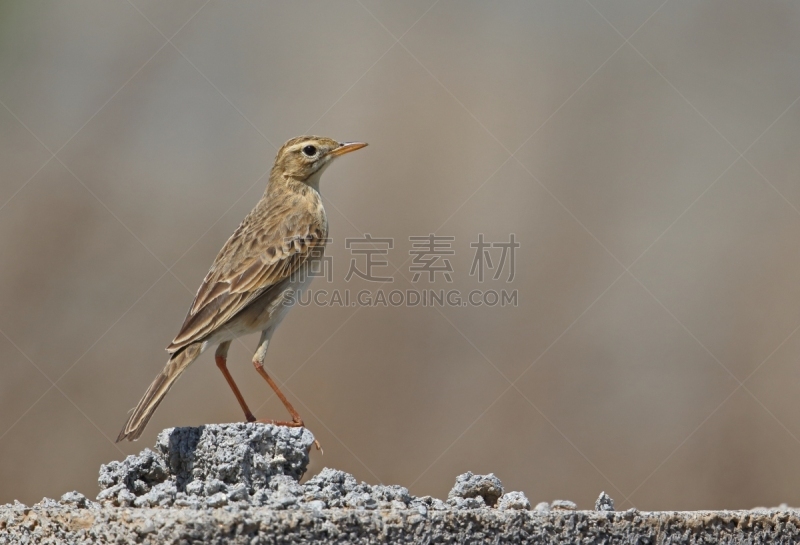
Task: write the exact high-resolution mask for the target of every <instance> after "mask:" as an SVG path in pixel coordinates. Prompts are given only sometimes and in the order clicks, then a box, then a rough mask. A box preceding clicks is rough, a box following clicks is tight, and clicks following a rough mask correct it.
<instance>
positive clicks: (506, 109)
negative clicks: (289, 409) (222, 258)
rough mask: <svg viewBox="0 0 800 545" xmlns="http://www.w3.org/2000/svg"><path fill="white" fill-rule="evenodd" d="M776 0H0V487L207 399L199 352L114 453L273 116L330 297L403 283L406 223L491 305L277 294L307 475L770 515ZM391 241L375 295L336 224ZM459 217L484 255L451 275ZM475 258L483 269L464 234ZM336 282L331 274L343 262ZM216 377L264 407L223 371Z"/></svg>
mask: <svg viewBox="0 0 800 545" xmlns="http://www.w3.org/2000/svg"><path fill="white" fill-rule="evenodd" d="M798 28H800V5H798V4H797V3H796V2H791V1H786V2H778V1H770V2H766V1H765V2H759V3H757V4H756V3H753V2H749V1H747V0H736V1H732V0H716V1H710V0H705V1H699V2H698V1H689V0H668V1H666V2H664V1H663V0H655V1H651V0H589V1H585V0H575V1H571V0H569V1H568V0H551V1H537V2H528V1H519V2H509V1H504V2H492V3H480V2H455V1H445V0H439V1H438V2H434V1H433V0H419V1H414V2H403V3H399V2H390V1H388V0H386V1H376V0H355V1H347V2H345V1H343V2H336V3H333V2H291V3H284V2H261V1H242V2H222V1H216V0H215V1H210V2H206V1H205V0H180V1H178V0H175V1H172V2H160V1H157V0H130V1H123V0H118V1H107V0H77V1H73V2H66V1H39V0H31V1H25V2H22V1H10V0H9V1H4V2H2V3H0V74H2V77H0V165H2V175H1V176H0V180H2V182H0V255H2V266H0V301H2V305H1V306H0V369H1V370H2V380H0V502H10V501H13V500H14V499H18V500H21V501H23V502H25V503H33V502H36V501H38V500H39V499H41V498H42V497H43V496H48V497H60V495H61V494H62V493H64V492H66V491H69V490H72V489H77V490H79V491H81V492H83V493H85V494H86V495H87V496H90V497H94V496H95V495H96V493H97V484H96V477H97V472H98V468H99V465H100V464H101V463H105V462H109V461H111V460H117V459H121V458H123V457H124V455H126V454H131V453H137V452H139V451H140V450H141V449H143V448H145V447H147V446H151V445H152V444H153V443H154V439H155V436H156V434H157V433H158V432H159V431H160V430H161V429H163V428H165V427H171V426H189V425H199V424H203V423H209V422H230V421H239V420H241V419H242V415H241V412H240V409H239V407H238V405H237V403H236V400H235V399H234V397H233V395H232V394H231V392H230V391H229V389H228V387H227V385H226V384H225V381H224V379H223V377H222V376H221V374H220V373H219V371H218V370H217V369H216V367H215V366H214V364H213V354H212V351H209V352H207V353H206V354H204V355H203V356H202V357H201V358H200V359H199V360H198V361H197V362H196V363H195V364H194V365H193V366H192V367H191V368H190V369H189V370H188V371H187V372H186V374H185V375H184V376H183V378H182V379H181V380H180V381H179V382H178V384H177V385H176V386H175V388H173V390H172V391H171V392H170V394H169V395H168V396H167V398H166V399H165V401H164V403H163V404H162V405H161V407H160V409H159V410H158V412H157V413H156V415H155V417H154V418H153V420H152V421H151V422H150V424H149V426H148V428H147V430H146V432H145V434H144V435H143V437H142V439H141V440H140V441H139V442H137V443H128V442H125V443H120V444H118V445H115V444H114V443H113V439H115V438H116V435H117V433H118V431H119V429H120V428H121V426H122V424H123V423H124V421H125V419H126V414H127V411H128V410H129V409H130V408H131V407H133V406H134V405H135V404H136V402H137V401H138V400H139V398H140V396H141V395H142V393H143V392H144V391H145V389H146V388H147V386H148V385H149V383H150V381H151V380H152V378H153V377H154V376H155V375H156V373H157V372H158V371H159V370H160V369H161V368H162V366H163V364H164V363H165V361H166V353H165V352H164V348H165V347H166V345H167V344H168V343H169V342H170V341H171V340H172V338H173V337H174V335H175V334H176V333H177V331H178V328H179V326H180V324H181V322H182V320H183V317H184V314H185V312H186V311H187V309H188V307H189V304H190V302H191V300H192V297H193V294H194V292H195V290H196V289H197V287H198V286H199V284H200V282H201V280H202V279H203V277H204V275H205V273H206V271H207V269H208V267H209V266H210V264H211V262H212V261H213V259H214V257H215V255H216V253H217V251H218V250H219V248H220V247H221V246H222V245H223V243H224V242H225V240H226V239H227V237H228V236H229V235H230V234H231V233H232V232H233V230H234V229H235V228H236V226H237V225H238V223H239V222H240V221H241V219H242V218H243V217H244V216H245V214H246V213H247V212H248V211H249V210H250V209H251V208H252V206H253V205H254V204H255V203H256V202H257V200H258V199H259V197H260V196H261V194H262V193H263V191H264V187H265V183H266V175H267V173H268V169H269V168H270V167H271V165H272V162H273V159H274V156H275V152H276V150H277V148H278V147H279V146H280V145H281V144H282V143H283V142H284V141H285V140H287V139H289V138H291V137H293V136H296V135H300V134H309V133H310V134H320V135H325V136H330V137H333V138H336V139H338V140H341V141H346V140H364V141H367V142H369V143H370V147H368V148H366V149H365V150H363V151H359V152H358V153H356V154H353V155H349V156H348V157H346V158H344V159H341V160H339V161H337V164H336V165H335V166H333V167H332V168H331V169H329V170H328V171H327V173H326V174H325V176H324V179H323V182H322V192H323V195H324V198H325V203H326V209H327V212H328V217H329V221H330V234H331V238H332V239H333V240H332V242H331V245H330V251H329V255H331V256H332V260H333V261H332V263H333V271H332V279H333V283H332V284H331V285H328V284H327V283H326V281H325V280H324V279H318V280H316V281H315V284H314V285H312V288H316V289H321V288H322V289H328V290H331V289H341V290H344V289H350V290H351V291H353V292H355V291H358V290H359V289H370V290H375V289H379V288H381V287H383V288H387V289H389V288H390V289H395V288H396V289H402V290H405V289H409V288H411V287H412V283H411V278H412V276H413V272H412V271H410V269H409V268H410V264H411V261H409V259H410V258H411V256H410V255H409V250H411V249H412V248H411V242H410V241H409V237H411V236H425V235H428V234H430V233H434V234H436V235H442V236H451V237H455V238H454V241H453V242H452V249H453V251H454V254H453V255H452V256H449V259H450V261H451V264H452V268H453V275H452V277H453V278H452V279H453V282H452V283H448V282H446V280H445V279H444V278H442V277H440V276H437V278H436V279H435V281H434V282H433V283H429V282H428V281H427V279H424V280H420V281H419V282H418V283H416V284H414V286H415V287H418V288H421V287H426V288H427V287H433V288H435V289H459V290H462V291H464V292H466V291H468V290H470V289H474V288H480V289H507V290H513V289H516V290H517V291H518V301H519V304H518V306H516V307H513V306H512V307H505V308H501V307H500V306H495V307H487V306H481V307H474V306H468V307H453V306H443V307H435V308H432V307H422V306H417V307H411V308H408V307H376V308H368V307H341V306H325V307H319V306H315V305H309V306H305V307H302V308H301V307H298V308H295V309H294V310H293V311H292V312H291V313H290V314H289V315H288V318H287V319H286V320H285V322H284V323H283V326H282V327H281V328H280V329H279V330H278V333H277V334H276V336H275V337H274V340H273V343H272V345H271V348H270V353H269V354H268V358H267V364H268V367H269V370H270V371H271V372H272V373H274V375H275V376H276V377H277V379H278V380H279V381H280V382H281V383H282V384H284V386H285V391H286V393H287V395H288V397H289V398H290V400H292V401H293V402H294V404H295V406H296V407H297V408H298V410H299V412H300V413H301V415H303V417H304V419H305V422H306V424H307V425H308V427H309V428H310V429H311V430H312V431H313V432H314V433H315V434H316V436H317V438H318V439H319V440H320V442H321V443H322V445H323V447H324V455H322V454H320V453H318V452H312V454H311V459H312V464H311V469H310V474H313V473H316V472H317V471H319V470H320V469H321V468H322V467H324V466H332V467H336V468H339V469H343V470H345V471H348V472H351V473H353V474H355V475H356V476H357V477H358V478H359V479H361V480H364V481H367V482H370V483H379V482H382V483H394V484H402V485H405V486H407V487H409V489H410V490H411V492H412V493H414V494H417V495H426V494H430V495H434V496H438V497H444V496H446V494H447V492H448V490H449V489H450V487H451V486H452V484H453V482H454V479H455V476H456V475H457V474H459V473H462V472H464V471H467V470H471V471H473V472H495V473H496V474H497V475H498V476H499V477H500V478H501V479H502V481H503V483H504V484H505V486H506V489H507V490H522V491H524V492H525V493H526V494H527V495H528V497H529V498H530V499H531V501H532V502H533V503H534V504H535V503H536V502H539V501H551V500H553V499H559V498H560V499H570V500H573V501H575V502H577V503H578V505H579V507H580V508H591V507H592V506H593V502H594V499H595V498H596V497H597V496H598V494H599V493H600V491H601V490H605V491H606V492H608V493H609V494H610V495H611V496H612V497H613V498H614V499H615V501H616V505H617V507H618V508H622V509H624V508H628V507H631V506H635V507H637V508H639V509H647V510H651V509H653V510H654V509H675V510H677V509H699V508H706V509H712V508H714V509H719V508H751V507H755V506H759V505H764V506H774V505H777V504H779V503H782V502H786V503H789V504H791V505H795V506H797V505H800V471H797V466H798V460H800V400H799V399H800V398H798V391H799V390H800V366H799V365H798V363H799V362H798V360H800V330H798V327H800V244H798V241H800V155H799V154H798V146H799V145H800V104H798V103H797V102H798V98H799V97H800V32H798ZM364 233H370V234H371V235H372V236H373V237H392V238H393V239H394V241H395V242H394V248H393V249H392V250H391V251H390V252H389V254H388V255H387V256H386V258H387V259H388V260H389V262H390V265H387V266H386V267H383V268H379V269H375V272H376V273H380V274H381V275H387V274H388V275H391V276H393V277H394V282H392V283H391V284H389V285H387V286H382V285H376V284H372V283H368V282H365V281H364V280H360V279H357V278H356V279H352V280H351V281H350V282H345V280H344V278H345V275H346V273H347V270H348V267H349V263H350V260H351V259H352V258H353V256H352V254H351V252H350V250H348V249H347V248H346V247H345V239H346V238H349V237H360V236H363V234H364ZM481 233H483V234H484V236H485V240H486V241H489V242H495V241H507V240H508V238H509V235H510V234H511V233H513V234H515V237H516V240H517V241H518V242H519V243H520V248H519V249H518V250H517V252H516V256H515V257H516V263H515V276H514V279H513V280H512V282H510V283H507V282H506V276H505V275H503V276H502V277H501V278H500V279H498V280H494V279H492V278H489V279H487V280H486V281H485V282H484V283H482V284H481V283H479V282H478V281H477V279H476V278H475V277H472V276H470V275H469V269H470V266H471V263H472V260H473V254H474V250H473V249H472V248H470V243H472V242H475V241H477V239H478V236H479V234H481ZM495 257H496V255H495ZM362 268H363V265H362ZM256 342H257V337H253V336H251V337H245V338H243V339H242V342H241V343H235V344H234V345H233V348H232V351H231V357H230V360H229V361H230V368H231V370H232V373H233V375H234V376H235V377H236V379H237V380H238V382H239V385H240V386H241V387H242V390H243V393H244V396H245V398H246V399H247V400H249V403H250V405H251V407H252V408H253V409H254V410H256V409H257V411H256V412H257V415H258V416H259V417H262V418H284V417H285V416H286V412H285V410H284V408H283V407H282V406H281V404H280V403H279V402H278V400H277V399H276V398H275V397H274V396H272V395H270V391H269V389H268V387H267V385H266V384H265V383H264V382H263V381H262V380H261V379H260V378H259V377H258V375H257V374H256V373H255V372H253V369H252V366H251V364H250V357H251V354H252V351H253V350H254V349H255V345H256Z"/></svg>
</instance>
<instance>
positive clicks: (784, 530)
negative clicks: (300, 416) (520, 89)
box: [0, 424, 800, 545]
mask: <svg viewBox="0 0 800 545" xmlns="http://www.w3.org/2000/svg"><path fill="white" fill-rule="evenodd" d="M312 444H313V437H312V436H311V434H310V433H309V432H308V431H307V430H303V429H296V428H295V429H289V428H279V427H274V426H268V425H263V424H229V425H213V426H203V427H200V428H174V429H169V430H164V431H163V432H162V433H161V434H160V435H159V438H158V441H157V444H156V448H155V450H149V449H145V450H144V451H143V452H142V453H140V454H139V455H136V456H129V457H127V458H126V459H125V460H124V461H122V462H112V463H110V464H107V465H104V466H102V468H101V471H100V478H99V483H100V486H101V492H100V494H99V495H98V501H97V502H95V501H91V500H89V499H87V498H85V497H84V496H83V495H81V494H79V493H77V492H70V493H67V494H64V495H63V496H62V497H61V500H60V501H56V500H51V499H45V500H43V501H41V502H39V503H38V504H36V505H34V506H31V507H28V506H25V505H23V504H21V503H18V502H17V503H14V504H9V505H5V506H0V545H5V544H11V543H13V544H27V543H53V544H62V543H64V544H66V543H69V544H84V543H148V544H150V543H151V544H156V543H158V544H162V543H181V544H184V543H186V544H189V543H198V544H199V543H236V544H239V543H241V544H248V545H257V544H267V543H387V542H388V543H530V542H535V543H578V542H580V543H698V544H699V543H796V542H800V511H797V510H794V509H789V508H779V509H756V510H752V511H720V512H712V511H696V512H639V511H636V510H629V511H624V512H615V511H614V510H613V509H614V507H613V501H612V500H611V498H609V497H608V496H607V495H605V494H604V493H603V494H601V495H600V498H599V499H598V501H597V504H596V510H595V511H578V510H575V505H574V504H573V503H572V502H569V501H554V502H552V503H551V504H546V503H541V504H539V505H537V506H536V507H535V508H534V509H531V506H530V502H529V501H528V499H527V498H526V497H525V495H524V494H523V493H521V492H506V491H505V490H504V489H503V485H502V483H501V482H500V480H499V479H497V477H495V476H494V475H492V474H489V475H473V474H472V473H465V474H463V475H459V476H458V477H457V479H456V483H455V485H454V486H453V489H452V490H451V491H450V494H449V495H448V498H447V499H446V500H441V499H437V498H431V497H422V498H420V497H415V496H412V495H411V494H409V492H408V490H407V489H405V488H404V487H402V486H396V485H393V486H383V485H375V486H372V485H368V484H366V483H358V482H357V481H356V479H355V478H354V477H353V476H352V475H349V474H347V473H344V472H342V471H338V470H334V469H329V468H325V469H324V470H323V471H321V472H320V473H319V474H318V475H315V476H313V477H312V478H311V479H308V480H307V481H306V482H304V483H302V484H300V482H299V479H300V477H301V476H302V475H303V473H304V472H305V469H306V467H307V463H308V451H309V449H310V448H311V445H312Z"/></svg>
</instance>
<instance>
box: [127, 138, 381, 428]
mask: <svg viewBox="0 0 800 545" xmlns="http://www.w3.org/2000/svg"><path fill="white" fill-rule="evenodd" d="M365 145H366V144H361V143H349V144H340V143H338V142H336V141H335V140H331V139H330V138H322V137H317V136H300V137H297V138H293V139H291V140H289V141H288V142H286V144H284V145H283V147H281V149H280V150H279V151H278V154H277V157H276V159H275V165H274V166H273V168H272V171H271V173H270V179H269V182H268V183H267V189H266V191H265V192H264V196H263V197H262V198H261V200H260V201H259V202H258V204H256V206H255V208H253V210H252V211H251V212H250V213H249V214H248V215H247V217H246V218H245V219H244V221H242V223H241V224H240V225H239V227H238V228H237V229H236V231H235V232H234V233H233V235H231V237H230V238H229V239H228V241H227V242H226V243H225V245H224V246H223V247H222V250H220V252H219V254H218V255H217V257H216V259H215V260H214V264H213V265H212V266H211V269H210V270H209V271H208V274H206V277H205V279H204V280H203V283H202V284H201V286H200V289H199V290H198V291H197V295H195V299H194V302H193V303H192V306H191V307H190V309H189V312H188V314H187V316H186V319H185V320H184V323H183V326H181V329H180V331H179V332H178V335H177V336H176V337H175V340H173V341H172V343H171V344H170V345H169V347H167V351H168V352H169V353H170V359H169V361H168V362H167V364H166V366H165V367H164V369H163V370H162V371H161V373H159V375H158V376H157V377H156V378H155V380H154V381H153V383H152V384H151V385H150V387H149V388H148V390H147V392H146V393H145V395H144V396H143V397H142V399H141V400H140V401H139V404H138V405H137V406H136V408H134V409H133V411H132V412H131V414H130V417H129V418H128V421H127V423H126V424H125V426H124V427H123V429H122V431H121V432H120V434H119V437H117V441H121V440H122V439H128V440H134V439H137V438H138V437H139V436H140V435H141V433H142V431H143V430H144V428H145V426H146V425H147V422H148V421H149V420H150V417H151V416H152V415H153V413H154V412H155V409H156V408H157V407H158V404H159V403H160V402H161V400H162V399H163V398H164V396H165V395H166V393H167V392H168V391H169V389H170V388H171V386H172V385H173V384H174V383H175V381H176V380H177V379H178V377H179V376H180V375H181V373H182V372H183V371H184V370H185V369H186V367H188V365H189V364H190V363H192V362H193V361H194V360H195V359H196V358H197V357H198V356H199V355H200V354H201V353H202V352H203V351H205V349H206V348H208V347H209V346H213V345H219V348H218V349H217V355H216V357H217V365H218V366H219V367H220V370H221V371H222V372H223V374H224V375H225V378H226V380H228V383H229V385H230V386H231V388H232V389H233V391H234V394H235V395H236V398H237V400H238V401H239V403H240V405H241V406H242V409H243V411H244V412H245V417H246V418H247V419H248V420H254V419H255V418H254V417H253V416H252V413H250V411H249V409H248V408H247V405H246V404H245V402H244V400H243V399H242V397H241V394H240V393H239V391H238V388H237V387H236V385H235V383H234V382H233V379H232V378H231V377H230V374H229V373H228V372H227V368H226V359H225V358H226V355H227V351H228V346H229V345H230V341H232V340H233V339H235V338H236V337H239V336H241V335H246V334H248V333H253V332H256V331H261V332H262V336H261V341H260V342H259V349H258V350H257V351H256V354H255V356H254V361H253V364H254V365H255V366H256V370H257V371H258V372H259V373H260V374H261V375H262V376H263V377H264V378H265V379H266V380H267V381H268V382H269V384H270V386H272V387H273V388H274V389H275V390H276V393H278V395H279V398H280V399H281V400H282V401H283V402H284V404H285V405H286V408H287V409H288V410H289V412H290V414H291V415H292V421H291V422H280V423H281V424H286V425H295V426H296V425H302V424H303V422H302V419H300V417H299V415H297V413H296V411H295V410H294V409H293V408H292V406H291V404H290V403H289V402H288V401H286V399H285V397H284V396H283V394H282V393H281V392H280V391H279V390H278V389H277V386H276V385H275V384H274V383H273V382H272V380H271V379H270V378H269V377H268V376H267V374H266V372H265V371H263V361H264V356H265V355H266V349H267V346H268V344H269V340H270V338H271V336H272V333H273V332H274V330H275V328H276V327H277V326H278V324H280V321H281V320H282V319H283V318H284V316H285V315H286V312H287V311H288V310H289V308H290V307H289V306H288V305H286V304H284V302H285V301H286V299H287V298H288V297H289V296H291V295H296V292H297V291H298V290H301V289H303V288H304V287H305V285H306V284H307V283H308V281H309V280H310V277H309V276H308V275H306V274H303V273H304V269H305V268H307V267H308V266H309V265H310V264H311V263H312V262H313V261H314V260H316V259H321V258H322V252H323V251H324V246H325V242H326V238H327V234H328V221H327V218H326V216H325V210H324V208H323V206H322V199H321V197H320V194H319V178H320V176H321V174H322V172H323V171H324V170H325V168H326V167H327V166H328V165H329V164H330V162H331V161H332V160H333V159H334V158H335V157H337V156H339V155H343V154H345V153H348V152H350V151H354V150H356V149H360V148H362V147H364V146H365ZM312 149H313V150H314V151H315V153H313V154H312V153H310V151H311V150H312Z"/></svg>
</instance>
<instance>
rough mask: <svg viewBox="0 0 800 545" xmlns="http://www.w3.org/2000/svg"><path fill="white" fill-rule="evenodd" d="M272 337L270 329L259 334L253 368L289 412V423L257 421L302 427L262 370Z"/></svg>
mask: <svg viewBox="0 0 800 545" xmlns="http://www.w3.org/2000/svg"><path fill="white" fill-rule="evenodd" d="M271 337H272V329H265V330H264V331H262V332H261V340H260V341H259V343H258V350H256V353H255V355H254V356H253V367H255V368H256V372H257V373H258V374H259V375H261V376H262V377H263V378H264V380H266V381H267V384H269V386H270V388H272V390H273V391H274V392H275V395H277V396H278V399H280V400H281V403H283V406H284V407H286V410H287V411H289V414H290V415H292V421H291V422H281V421H277V420H259V422H265V423H268V424H276V425H278V426H293V427H303V426H304V425H305V424H303V419H302V418H300V415H299V414H298V413H297V411H296V410H295V409H294V407H292V404H291V403H289V400H288V399H286V396H285V395H283V392H281V389H280V388H278V385H277V384H276V383H275V381H274V380H272V377H270V376H269V375H268V374H267V372H266V370H264V360H265V359H266V357H267V347H268V346H269V340H270V338H271Z"/></svg>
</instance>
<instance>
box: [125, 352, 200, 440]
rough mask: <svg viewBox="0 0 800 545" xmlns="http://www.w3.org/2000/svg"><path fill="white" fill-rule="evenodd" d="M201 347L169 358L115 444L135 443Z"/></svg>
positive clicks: (198, 353) (195, 357)
mask: <svg viewBox="0 0 800 545" xmlns="http://www.w3.org/2000/svg"><path fill="white" fill-rule="evenodd" d="M201 346H202V343H194V344H190V345H189V346H187V347H186V348H184V349H183V350H181V351H180V352H178V353H177V354H173V355H172V357H170V359H169V361H168V362H167V365H165V366H164V369H163V370H162V371H161V372H160V373H159V374H158V376H157V377H156V378H155V380H153V383H152V384H150V387H149V388H148V389H147V391H146V392H145V393H144V396H142V399H141V400H140V401H139V404H138V405H136V408H135V409H133V411H132V412H131V414H130V416H129V417H128V421H127V422H126V423H125V426H124V427H123V428H122V431H121V432H119V436H118V437H117V441H116V442H117V443H119V442H120V441H122V440H123V439H127V440H128V441H135V440H136V439H138V438H139V436H140V435H141V434H142V432H143V431H144V428H145V426H147V422H149V421H150V417H151V416H153V413H154V412H156V408H158V404H159V403H161V400H162V399H164V396H165V395H167V392H169V389H170V388H171V387H172V385H173V384H175V381H176V380H178V377H180V376H181V373H183V371H184V369H186V368H187V367H188V366H189V364H190V363H192V362H193V361H194V360H195V359H197V356H199V355H200V352H201V351H202V350H201Z"/></svg>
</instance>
